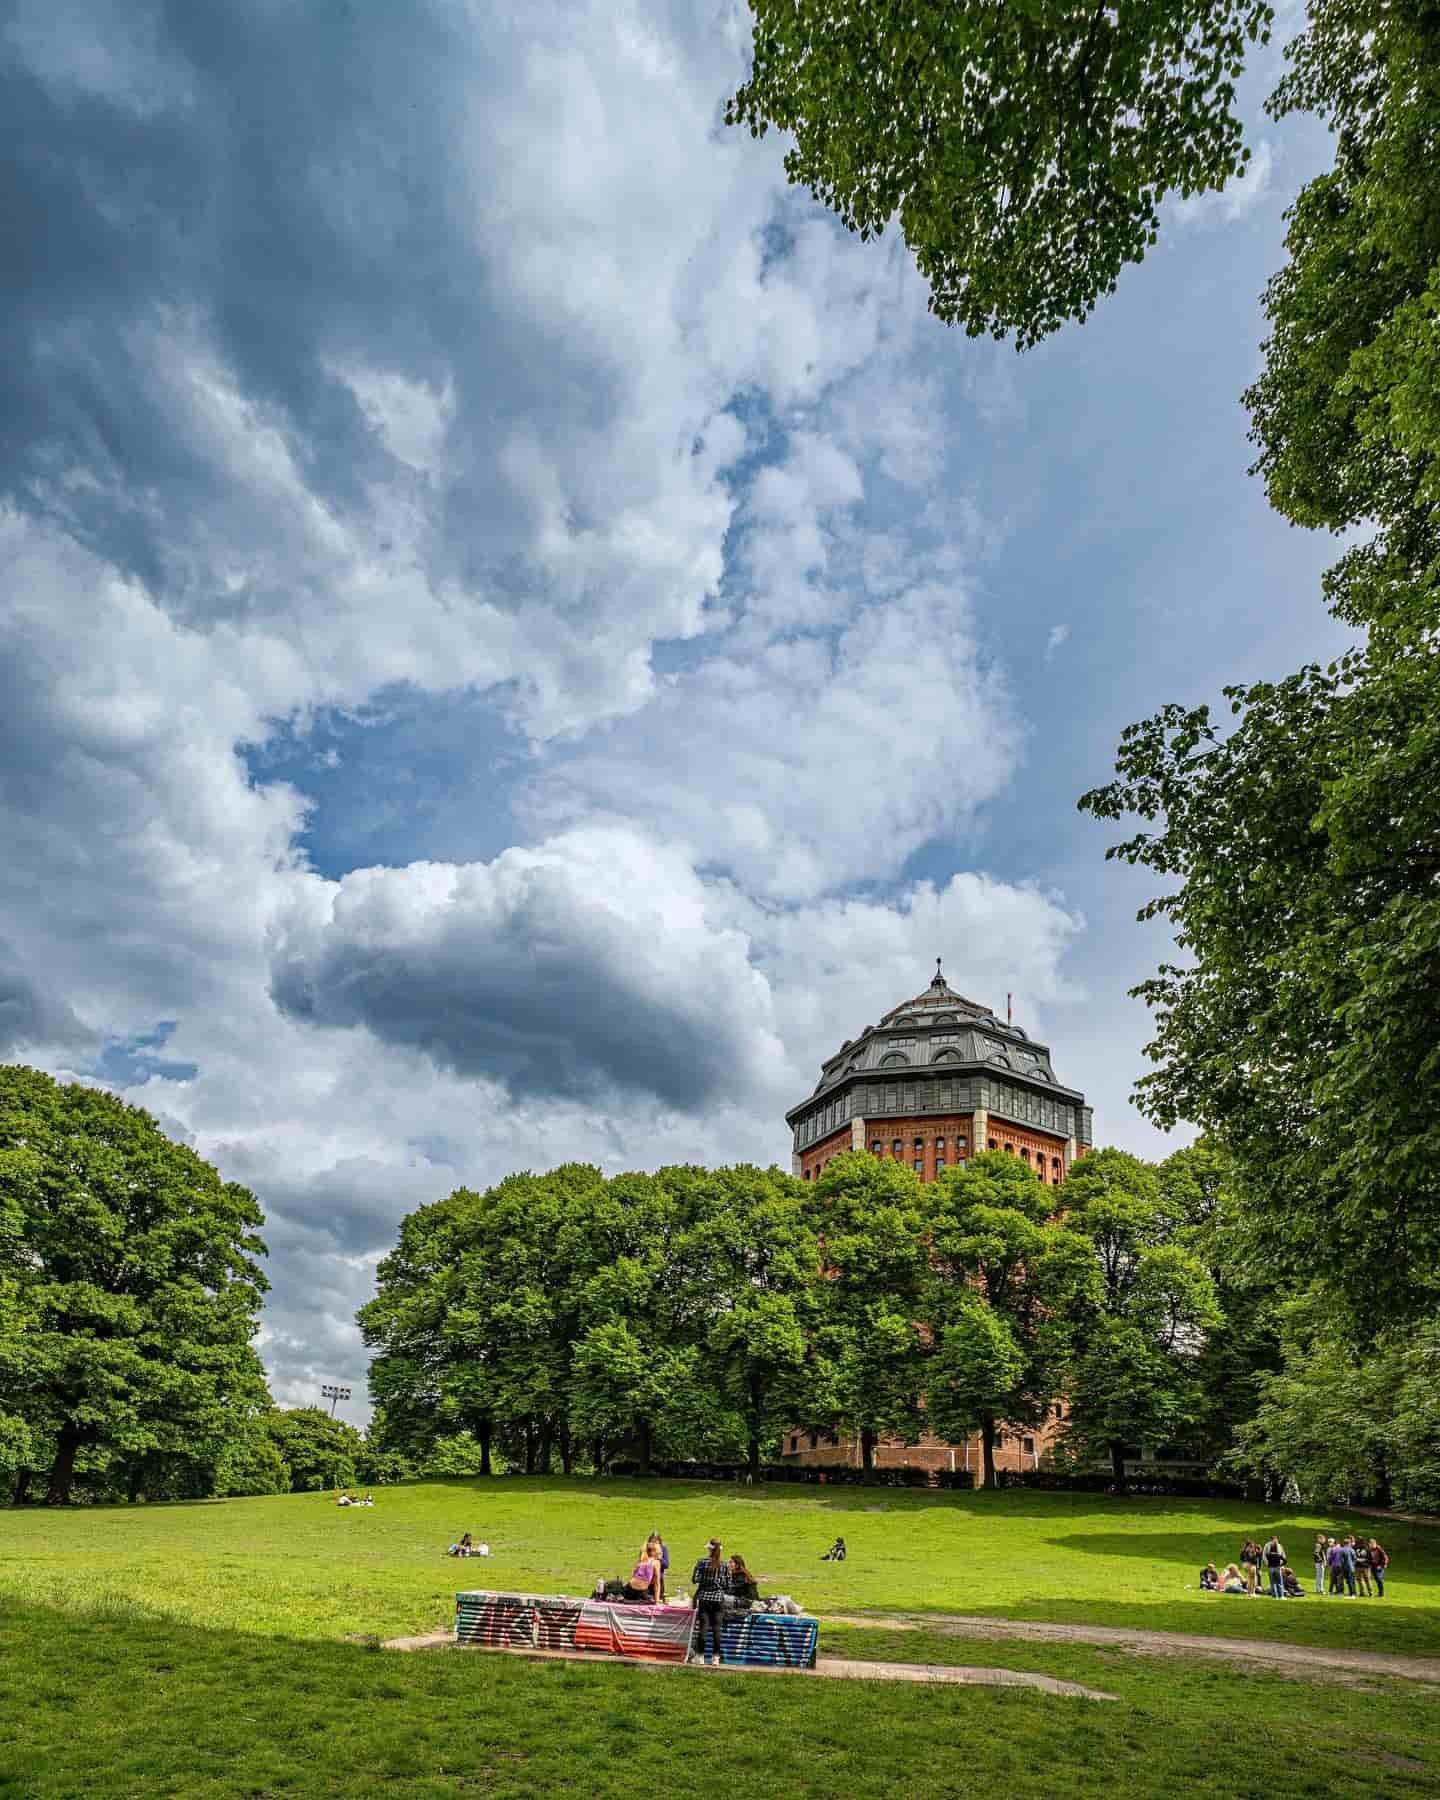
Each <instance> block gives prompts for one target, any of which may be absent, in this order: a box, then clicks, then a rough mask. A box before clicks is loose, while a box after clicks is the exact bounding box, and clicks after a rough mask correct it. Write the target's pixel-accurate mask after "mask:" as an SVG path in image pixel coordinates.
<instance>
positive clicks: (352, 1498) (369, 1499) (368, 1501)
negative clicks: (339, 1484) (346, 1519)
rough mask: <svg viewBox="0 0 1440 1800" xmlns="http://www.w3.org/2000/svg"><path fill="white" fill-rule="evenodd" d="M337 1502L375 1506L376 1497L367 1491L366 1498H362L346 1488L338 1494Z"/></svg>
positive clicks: (348, 1504) (346, 1504)
mask: <svg viewBox="0 0 1440 1800" xmlns="http://www.w3.org/2000/svg"><path fill="white" fill-rule="evenodd" d="M335 1504H336V1505H337V1506H373V1505H374V1504H375V1501H374V1497H373V1496H372V1495H371V1494H370V1493H368V1492H367V1493H366V1495H365V1498H364V1499H363V1500H361V1499H360V1498H359V1497H358V1496H357V1495H355V1494H352V1493H351V1492H350V1491H349V1490H348V1489H346V1490H345V1492H344V1493H339V1494H336V1496H335Z"/></svg>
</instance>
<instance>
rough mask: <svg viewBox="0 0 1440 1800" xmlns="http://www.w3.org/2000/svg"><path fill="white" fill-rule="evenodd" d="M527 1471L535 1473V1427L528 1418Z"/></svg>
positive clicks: (529, 1473) (526, 1427)
mask: <svg viewBox="0 0 1440 1800" xmlns="http://www.w3.org/2000/svg"><path fill="white" fill-rule="evenodd" d="M525 1473H526V1474H527V1475H533V1474H534V1473H535V1427H534V1425H532V1424H531V1423H530V1421H529V1420H528V1419H527V1420H526V1421H525Z"/></svg>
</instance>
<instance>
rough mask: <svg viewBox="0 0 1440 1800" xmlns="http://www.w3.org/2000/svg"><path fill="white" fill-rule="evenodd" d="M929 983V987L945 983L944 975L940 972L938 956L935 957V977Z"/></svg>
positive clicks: (940, 985) (941, 985) (942, 985)
mask: <svg viewBox="0 0 1440 1800" xmlns="http://www.w3.org/2000/svg"><path fill="white" fill-rule="evenodd" d="M930 985H931V987H944V985H945V977H944V976H943V975H942V974H941V973H940V958H939V957H938V956H937V957H936V958H935V979H934V980H933V981H932V982H931V983H930Z"/></svg>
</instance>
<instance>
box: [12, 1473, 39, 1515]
mask: <svg viewBox="0 0 1440 1800" xmlns="http://www.w3.org/2000/svg"><path fill="white" fill-rule="evenodd" d="M34 1479H35V1471H34V1470H33V1469H17V1470H16V1471H15V1500H14V1504H15V1505H16V1506H28V1505H29V1504H30V1483H31V1482H32V1481H33V1480H34Z"/></svg>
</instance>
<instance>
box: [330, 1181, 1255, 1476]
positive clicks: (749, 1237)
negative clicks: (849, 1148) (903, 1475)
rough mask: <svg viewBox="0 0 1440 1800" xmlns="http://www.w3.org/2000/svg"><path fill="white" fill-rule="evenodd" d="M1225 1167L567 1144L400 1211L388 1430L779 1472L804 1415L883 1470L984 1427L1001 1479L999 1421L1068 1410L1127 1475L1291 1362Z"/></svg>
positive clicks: (1205, 1426) (388, 1275) (1022, 1423)
mask: <svg viewBox="0 0 1440 1800" xmlns="http://www.w3.org/2000/svg"><path fill="white" fill-rule="evenodd" d="M1218 1170H1219V1159H1218V1158H1216V1157H1215V1156H1214V1155H1213V1154H1212V1153H1210V1152H1207V1151H1205V1150H1204V1149H1200V1150H1184V1151H1180V1152H1178V1153H1177V1154H1176V1155H1175V1156H1173V1157H1171V1158H1170V1159H1168V1161H1167V1162H1165V1163H1163V1164H1161V1165H1158V1166H1154V1165H1149V1164H1146V1163H1144V1162H1142V1161H1140V1160H1139V1159H1138V1158H1135V1157H1133V1156H1129V1155H1126V1154H1125V1153H1123V1152H1121V1151H1118V1150H1102V1151H1100V1152H1098V1153H1096V1154H1094V1155H1091V1156H1088V1157H1086V1158H1084V1159H1083V1160H1082V1161H1081V1162H1080V1163H1078V1164H1077V1165H1076V1167H1075V1169H1074V1170H1073V1172H1072V1173H1071V1175H1070V1177H1069V1179H1068V1180H1067V1181H1066V1183H1065V1184H1064V1185H1063V1187H1062V1188H1061V1189H1059V1190H1058V1192H1057V1190H1055V1189H1054V1188H1051V1187H1047V1186H1045V1185H1044V1184H1043V1183H1042V1182H1040V1181H1039V1180H1038V1179H1037V1178H1036V1176H1035V1174H1034V1172H1033V1171H1032V1169H1031V1168H1030V1166H1029V1164H1028V1163H1026V1162H1025V1161H1023V1160H1022V1159H1020V1158H1019V1157H1016V1156H1014V1155H1011V1154H1009V1153H1008V1152H1005V1151H990V1152H986V1153H984V1154H982V1155H979V1156H976V1157H974V1158H973V1159H972V1160H971V1161H969V1162H968V1163H966V1164H964V1165H962V1166H960V1167H957V1168H954V1169H951V1170H948V1171H946V1172H945V1174H944V1175H943V1176H942V1177H941V1178H940V1179H939V1180H938V1181H936V1182H933V1183H925V1182H922V1181H920V1180H919V1179H918V1178H917V1177H916V1176H915V1175H914V1174H913V1172H912V1171H911V1170H910V1169H909V1168H908V1167H907V1166H905V1165H904V1164H903V1163H902V1162H896V1161H892V1160H890V1159H887V1158H877V1157H873V1156H871V1155H869V1154H868V1153H866V1152H863V1151H855V1152H850V1153H846V1154H843V1155H840V1156H836V1157H835V1158H833V1159H832V1160H831V1161H830V1163H829V1164H827V1166H826V1168H825V1170H824V1172H823V1174H822V1175H821V1176H820V1178H819V1180H818V1181H815V1182H804V1181H799V1180H796V1179H794V1178H793V1177H791V1176H789V1175H785V1174H782V1173H781V1172H780V1171H779V1170H777V1169H774V1168H771V1169H768V1170H767V1169H758V1168H753V1167H747V1166H741V1167H734V1168H723V1169H703V1168H688V1167H682V1168H666V1169H660V1170H657V1171H656V1172H655V1173H654V1174H647V1175H641V1174H626V1175H620V1176H616V1177H613V1178H611V1179H606V1178H605V1177H604V1176H603V1175H601V1173H600V1172H599V1171H598V1170H596V1169H594V1168H590V1167H586V1166H583V1165H573V1164H572V1165H568V1166H566V1167H563V1168H559V1169H556V1170H553V1171H551V1172H550V1173H548V1174H541V1175H535V1174H517V1175H514V1176H510V1177H508V1178H507V1179H506V1180H504V1181H502V1182H500V1183H498V1184H497V1185H496V1186H495V1187H493V1188H490V1189H488V1190H487V1191H486V1192H484V1193H477V1192H475V1191H472V1190H470V1189H464V1188H462V1189H459V1190H457V1191H456V1192H454V1193H452V1194H451V1195H449V1196H448V1197H447V1198H446V1199H444V1200H441V1201H438V1202H436V1203H435V1204H433V1205H430V1206H425V1207H421V1208H420V1209H419V1210H418V1211H416V1212H414V1213H412V1214H410V1215H409V1217H407V1218H406V1219H405V1221H404V1222H403V1224H402V1225H401V1228H400V1236H399V1243H398V1245H397V1247H396V1249H395V1251H394V1252H393V1253H392V1254H391V1255H390V1256H388V1257H386V1258H385V1259H384V1261H382V1263H381V1264H380V1266H379V1269H378V1272H377V1293H376V1297H375V1299H374V1300H372V1301H371V1302H370V1303H369V1304H368V1305H367V1306H366V1307H365V1308H364V1309H363V1310H362V1312H361V1313H360V1323H361V1328H362V1331H363V1334H364V1336H365V1340H366V1342H367V1343H368V1344H369V1345H370V1347H371V1350H372V1352H373V1356H372V1361H371V1365H370V1385H371V1393H372V1396H373V1398H374V1400H375V1401H376V1403H377V1407H378V1408H379V1418H380V1420H381V1421H382V1427H381V1429H382V1435H383V1441H384V1442H386V1443H387V1444H389V1445H392V1446H394V1447H395V1448H397V1449H399V1450H401V1451H402V1452H404V1453H407V1454H409V1455H411V1456H412V1457H417V1458H420V1459H423V1457H424V1454H425V1451H426V1449H427V1446H428V1443H429V1442H430V1440H431V1439H432V1438H433V1437H435V1436H436V1435H439V1434H453V1433H455V1432H457V1431H461V1430H464V1431H467V1432H468V1433H469V1434H470V1435H471V1436H472V1438H473V1439H474V1441H475V1442H476V1443H477V1444H478V1445H479V1446H480V1449H481V1454H482V1459H484V1461H483V1466H487V1467H488V1466H489V1460H488V1459H489V1458H490V1456H491V1454H492V1451H494V1450H500V1451H503V1453H504V1454H505V1455H506V1457H507V1458H509V1459H510V1460H511V1461H512V1462H514V1463H515V1464H516V1465H517V1466H519V1467H521V1468H523V1469H525V1470H526V1471H527V1472H544V1471H547V1470H549V1469H551V1468H552V1467H558V1468H560V1469H561V1470H563V1471H564V1472H566V1473H570V1472H571V1471H573V1470H574V1469H575V1468H576V1467H577V1466H579V1465H583V1466H585V1467H587V1468H592V1469H596V1470H604V1469H606V1468H608V1467H611V1466H613V1465H614V1464H615V1463H616V1462H617V1461H621V1462H624V1463H625V1464H627V1465H628V1464H630V1463H632V1462H633V1463H634V1464H635V1465H637V1466H638V1467H639V1468H641V1469H644V1468H647V1467H648V1466H649V1465H650V1463H651V1461H652V1460H654V1459H663V1460H665V1461H666V1462H667V1463H673V1462H676V1461H684V1460H687V1459H693V1460H698V1461H725V1460H732V1459H733V1460H736V1461H745V1462H747V1463H748V1464H749V1465H750V1467H751V1468H752V1469H758V1468H759V1467H760V1466H761V1464H762V1462H763V1461H765V1460H768V1459H769V1458H770V1457H772V1456H773V1455H774V1454H775V1452H776V1450H777V1449H778V1448H779V1445H780V1440H781V1438H782V1436H783V1434H784V1433H786V1432H787V1431H791V1430H795V1429H800V1430H802V1431H815V1432H816V1433H817V1434H818V1433H822V1432H823V1433H826V1434H834V1435H835V1436H839V1435H841V1434H844V1435H846V1436H849V1437H852V1438H855V1439H858V1441H859V1444H860V1446H861V1454H862V1459H863V1461H864V1463H865V1464H866V1465H867V1466H873V1463H874V1458H875V1451H876V1446H877V1444H878V1443H879V1441H880V1440H881V1439H882V1438H885V1437H898V1438H900V1439H902V1440H904V1441H906V1442H910V1443H914V1442H917V1441H918V1440H919V1438H920V1435H921V1433H922V1432H930V1433H933V1434H935V1435H937V1436H939V1437H940V1438H942V1439H948V1440H955V1439H960V1438H965V1437H968V1436H970V1435H971V1434H972V1433H978V1434H979V1436H980V1439H981V1444H982V1457H983V1469H984V1479H985V1480H986V1481H988V1482H993V1481H994V1478H995V1447H996V1443H997V1440H998V1438H999V1435H1000V1433H1001V1432H1002V1431H1006V1430H1016V1431H1023V1430H1025V1429H1027V1428H1028V1429H1032V1430H1037V1429H1039V1428H1040V1427H1041V1426H1042V1425H1044V1424H1046V1423H1047V1422H1050V1423H1052V1424H1053V1425H1055V1426H1056V1428H1057V1432H1058V1443H1059V1447H1060V1454H1061V1456H1062V1457H1064V1458H1069V1459H1071V1460H1075V1461H1084V1460H1093V1459H1096V1458H1101V1459H1103V1460H1104V1461H1105V1462H1106V1464H1107V1465H1109V1466H1111V1467H1112V1468H1113V1471H1114V1473H1115V1476H1116V1478H1117V1479H1119V1480H1121V1481H1123V1479H1124V1460H1125V1458H1126V1456H1127V1455H1133V1454H1134V1453H1135V1451H1136V1449H1137V1448H1138V1447H1139V1446H1142V1445H1144V1446H1150V1447H1154V1448H1163V1447H1165V1446H1175V1445H1184V1446H1185V1447H1186V1449H1187V1451H1188V1452H1189V1453H1190V1454H1199V1455H1200V1456H1201V1457H1202V1458H1203V1459H1208V1458H1209V1457H1211V1456H1214V1455H1219V1454H1221V1453H1223V1452H1224V1451H1226V1450H1228V1449H1229V1448H1230V1447H1231V1440H1230V1433H1229V1425H1228V1420H1229V1417H1230V1412H1231V1408H1232V1406H1233V1405H1234V1403H1235V1401H1236V1399H1237V1398H1239V1397H1241V1396H1242V1395H1243V1392H1244V1390H1245V1385H1246V1384H1247V1383H1248V1384H1249V1392H1250V1395H1251V1398H1252V1400H1254V1401H1256V1402H1258V1393H1259V1389H1258V1385H1257V1384H1258V1381H1259V1379H1260V1377H1261V1375H1262V1374H1263V1373H1264V1372H1265V1370H1266V1368H1267V1367H1268V1366H1269V1365H1270V1364H1271V1363H1274V1364H1278V1351H1277V1346H1276V1340H1275V1338H1274V1335H1273V1333H1271V1332H1268V1331H1267V1330H1265V1329H1262V1328H1259V1327H1257V1325H1256V1324H1255V1321H1254V1319H1253V1318H1251V1317H1250V1316H1249V1315H1250V1312H1251V1311H1253V1310H1254V1302H1253V1300H1252V1297H1251V1296H1250V1295H1249V1294H1248V1293H1246V1294H1245V1295H1244V1296H1243V1298H1242V1297H1241V1296H1240V1294H1239V1293H1238V1291H1237V1292H1235V1293H1233V1294H1232V1290H1231V1287H1230V1286H1229V1285H1228V1284H1227V1282H1226V1280H1225V1277H1224V1273H1223V1271H1222V1270H1221V1269H1219V1268H1218V1267H1216V1266H1213V1265H1214V1264H1215V1262H1216V1258H1215V1256H1214V1252H1213V1248H1212V1239H1213V1231H1212V1229H1211V1224H1210V1216H1211V1213H1212V1212H1213V1209H1214V1206H1215V1204H1216V1201H1215V1189H1216V1187H1217V1185H1218V1179H1219V1175H1218ZM1227 1303H1228V1311H1227ZM1057 1402H1058V1403H1061V1404H1063V1418H1061V1419H1058V1420H1057V1418H1056V1410H1055V1409H1056V1406H1057ZM1197 1446H1200V1448H1199V1449H1198V1450H1197Z"/></svg>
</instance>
